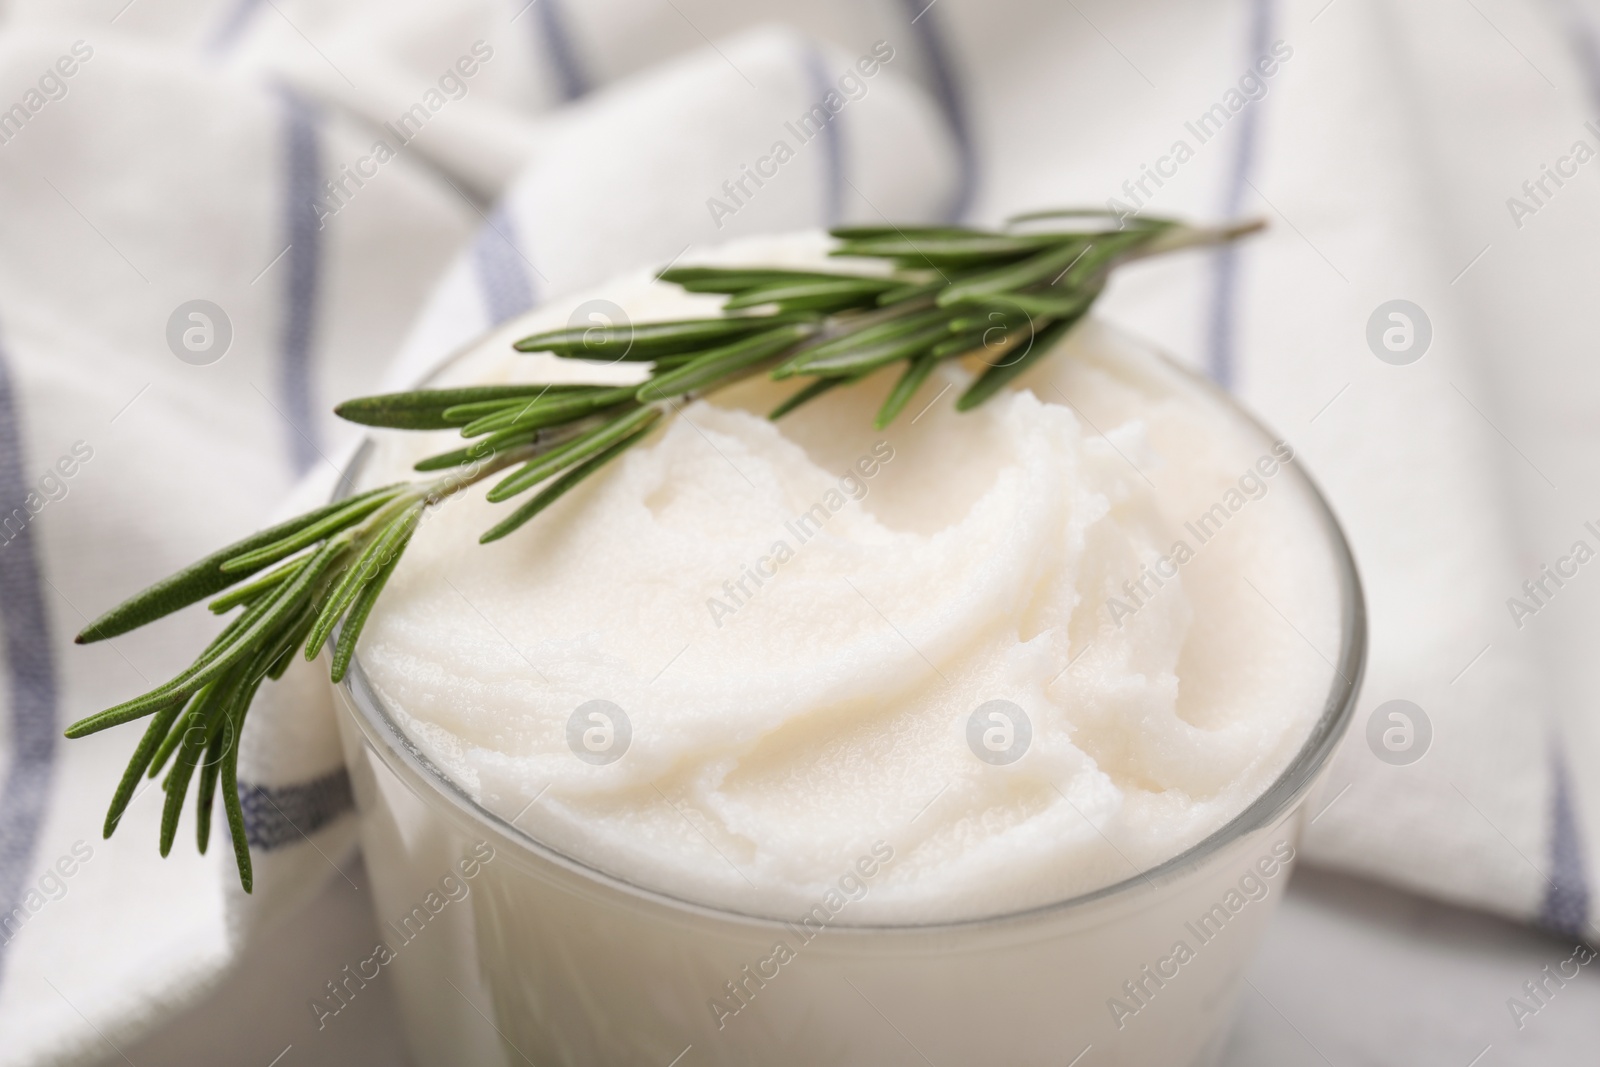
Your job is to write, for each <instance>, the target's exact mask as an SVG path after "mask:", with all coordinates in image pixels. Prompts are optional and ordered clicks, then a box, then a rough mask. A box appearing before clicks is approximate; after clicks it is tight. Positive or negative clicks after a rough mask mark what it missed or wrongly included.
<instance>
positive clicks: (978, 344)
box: [928, 331, 987, 359]
mask: <svg viewBox="0 0 1600 1067" xmlns="http://www.w3.org/2000/svg"><path fill="white" fill-rule="evenodd" d="M986 333H987V331H978V332H973V333H962V334H957V335H956V336H954V337H952V338H950V340H948V341H940V342H939V343H938V344H936V345H934V346H933V347H932V348H930V349H928V354H929V355H931V356H933V358H934V359H948V358H950V357H951V356H963V355H966V354H967V353H968V352H973V351H976V350H977V349H980V348H982V347H984V344H983V339H984V335H985V334H986Z"/></svg>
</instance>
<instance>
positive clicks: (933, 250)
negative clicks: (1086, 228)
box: [828, 233, 1061, 267]
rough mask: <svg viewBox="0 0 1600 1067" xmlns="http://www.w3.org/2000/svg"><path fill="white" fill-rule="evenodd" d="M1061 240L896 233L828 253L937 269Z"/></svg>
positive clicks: (1036, 248) (850, 242) (1055, 237)
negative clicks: (866, 257)
mask: <svg viewBox="0 0 1600 1067" xmlns="http://www.w3.org/2000/svg"><path fill="white" fill-rule="evenodd" d="M1060 241H1061V236H1060V235H1059V234H991V233H973V234H970V235H968V234H960V235H951V236H934V237H915V236H910V235H907V236H901V235H900V234H893V235H886V236H879V237H867V238H860V239H856V240H847V241H845V242H843V243H842V244H841V245H840V246H839V247H838V248H835V249H834V250H833V251H832V252H830V253H828V254H829V255H833V256H869V257H872V258H884V257H889V258H893V259H896V260H898V261H900V262H901V263H906V264H916V265H925V266H930V267H934V266H947V265H961V264H968V263H978V262H984V261H994V260H1000V259H1004V258H1005V257H1022V256H1027V255H1032V254H1033V253H1035V252H1038V251H1039V250H1040V249H1044V248H1049V247H1051V246H1052V245H1055V244H1058V243H1059V242H1060Z"/></svg>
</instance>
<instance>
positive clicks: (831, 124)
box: [805, 43, 844, 226]
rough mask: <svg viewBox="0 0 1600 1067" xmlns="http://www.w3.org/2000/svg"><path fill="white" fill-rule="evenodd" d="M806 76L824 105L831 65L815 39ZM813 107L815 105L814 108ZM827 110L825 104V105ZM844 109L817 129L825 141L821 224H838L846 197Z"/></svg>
mask: <svg viewBox="0 0 1600 1067" xmlns="http://www.w3.org/2000/svg"><path fill="white" fill-rule="evenodd" d="M805 66H806V77H807V78H808V79H809V80H810V82H811V92H812V94H813V99H815V100H816V104H815V105H814V108H815V107H821V106H822V101H823V99H824V98H826V97H827V95H828V94H829V93H830V92H833V91H834V89H833V82H832V81H831V80H830V79H829V77H828V68H827V67H826V66H825V65H824V63H823V59H822V50H821V49H820V48H818V47H817V46H816V45H815V44H814V43H808V44H807V46H806V50H805ZM813 110H814V109H813ZM822 110H823V112H824V113H827V111H828V109H827V108H826V107H823V108H822ZM842 114H844V112H842V111H841V112H837V113H833V114H829V115H828V120H827V121H826V122H824V123H823V124H822V129H821V130H819V131H818V133H819V134H820V135H821V141H822V224H823V225H824V226H835V225H837V224H838V222H839V216H840V210H841V208H840V205H841V203H842V201H843V198H844V150H843V147H842V144H841V140H840V137H839V116H840V115H842Z"/></svg>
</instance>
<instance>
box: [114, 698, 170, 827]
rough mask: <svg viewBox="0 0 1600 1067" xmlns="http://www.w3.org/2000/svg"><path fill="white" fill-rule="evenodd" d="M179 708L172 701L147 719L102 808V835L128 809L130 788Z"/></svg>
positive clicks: (139, 777) (135, 785)
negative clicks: (171, 703)
mask: <svg viewBox="0 0 1600 1067" xmlns="http://www.w3.org/2000/svg"><path fill="white" fill-rule="evenodd" d="M181 710H183V706H182V705H181V704H173V705H171V706H170V707H168V708H166V709H164V710H163V711H161V712H159V713H158V714H157V715H156V716H155V717H154V718H153V719H151V720H150V725H149V726H147V727H146V728H145V731H144V736H143V737H141V738H140V739H139V745H138V747H137V748H135V749H134V750H133V756H132V757H130V758H129V760H128V766H127V769H126V770H124V771H123V772H122V780H121V781H119V782H118V783H117V788H116V791H115V792H114V793H112V794H111V805H110V807H109V808H108V809H107V810H106V822H105V828H104V830H103V832H102V836H104V837H110V836H111V835H112V834H113V833H115V832H116V829H117V824H118V823H119V822H121V821H122V813H123V812H125V811H127V810H128V804H129V803H130V802H131V801H132V800H133V791H134V790H135V789H136V788H138V786H139V782H140V780H141V779H143V778H144V772H145V768H147V767H149V766H150V759H151V757H152V756H154V755H155V753H156V749H158V748H160V747H161V742H162V741H164V740H166V737H167V734H168V733H169V732H170V731H171V729H172V722H173V720H174V719H176V718H177V717H178V712H179V711H181Z"/></svg>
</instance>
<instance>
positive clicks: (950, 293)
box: [935, 241, 1093, 307]
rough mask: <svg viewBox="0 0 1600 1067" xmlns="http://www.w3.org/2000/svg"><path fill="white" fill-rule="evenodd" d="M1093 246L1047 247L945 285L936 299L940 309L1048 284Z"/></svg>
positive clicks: (1068, 244)
mask: <svg viewBox="0 0 1600 1067" xmlns="http://www.w3.org/2000/svg"><path fill="white" fill-rule="evenodd" d="M1092 247H1093V246H1092V245H1091V244H1089V243H1086V242H1083V241H1067V242H1065V243H1062V244H1060V245H1058V246H1057V247H1053V248H1047V249H1045V250H1044V251H1042V252H1040V253H1039V254H1038V255H1036V256H1030V257H1029V258H1027V259H1024V260H1022V261H1021V262H1018V263H1012V264H1009V265H1008V266H1004V267H1001V268H999V269H997V270H992V271H985V272H984V273H982V274H976V275H973V276H972V277H970V278H965V279H963V280H961V281H959V282H955V283H954V284H952V285H950V286H948V287H947V288H945V289H944V291H942V292H941V293H940V294H939V295H938V297H937V298H935V299H936V303H938V305H939V306H940V307H951V306H953V305H955V304H962V303H972V302H974V301H977V300H982V299H984V298H985V297H992V296H995V295H997V294H1000V293H1010V292H1011V291H1013V290H1016V289H1021V288H1024V287H1026V286H1029V285H1034V284H1037V283H1039V282H1045V283H1049V282H1051V281H1053V280H1054V279H1055V278H1056V277H1058V276H1059V275H1062V274H1065V273H1066V271H1067V268H1068V267H1070V266H1072V264H1073V263H1074V262H1075V261H1076V260H1078V259H1079V258H1080V257H1083V256H1086V255H1087V254H1088V252H1089V250H1090V248H1092Z"/></svg>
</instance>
